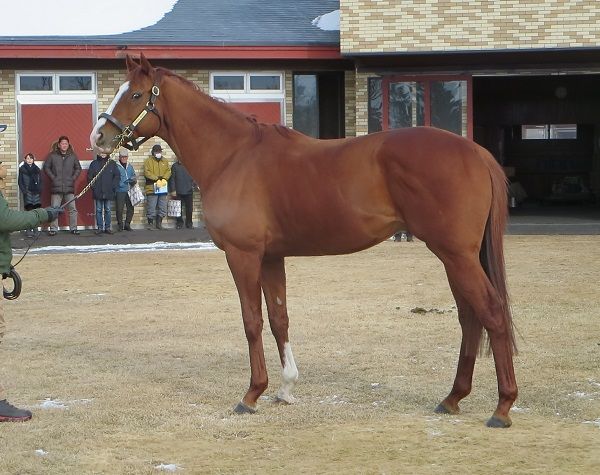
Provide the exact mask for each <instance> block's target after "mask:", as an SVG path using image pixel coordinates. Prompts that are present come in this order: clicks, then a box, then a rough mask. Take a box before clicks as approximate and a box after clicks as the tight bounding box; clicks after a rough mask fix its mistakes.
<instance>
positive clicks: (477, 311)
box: [440, 254, 517, 427]
mask: <svg viewBox="0 0 600 475" xmlns="http://www.w3.org/2000/svg"><path fill="white" fill-rule="evenodd" d="M440 258H441V259H442V262H444V265H445V267H446V273H447V274H448V279H449V281H450V282H451V286H452V288H453V290H454V291H455V293H456V294H460V295H461V296H462V298H463V299H464V300H465V301H466V302H467V303H468V305H469V306H470V307H471V309H472V310H473V314H474V315H475V317H476V318H477V319H478V320H479V321H480V322H481V324H482V325H483V327H484V328H485V329H486V331H487V333H488V335H489V337H490V345H491V349H492V353H493V355H494V362H495V365H496V378H497V380H498V406H497V407H496V410H495V411H494V414H493V416H492V417H491V418H490V419H489V420H488V422H487V425H488V426H490V427H509V426H510V425H511V420H510V416H509V414H508V413H509V411H510V408H511V407H512V405H513V403H514V402H515V400H516V398H517V383H516V380H515V373H514V367H513V360H512V342H511V329H510V328H509V327H508V323H507V321H506V319H505V315H504V311H505V310H504V309H503V306H502V303H501V300H500V297H499V296H498V293H497V292H496V290H495V289H494V287H493V286H492V284H491V282H490V281H489V279H488V278H487V276H486V274H485V272H484V270H483V268H482V267H481V264H480V262H479V259H478V256H476V255H474V256H465V255H461V254H458V255H457V254H451V255H447V256H443V255H442V256H440ZM472 331H473V332H474V331H475V327H473V328H472ZM474 339H475V337H474V336H473V335H471V336H470V340H471V341H474ZM462 353H463V352H462V348H461V357H462ZM465 354H466V352H465ZM474 362H475V360H474V358H473V359H472V360H471V359H469V358H463V359H462V363H463V366H462V368H461V365H460V362H459V371H461V374H460V375H459V374H457V379H458V382H459V385H460V383H461V382H464V380H465V379H466V375H468V374H470V373H471V372H472V369H470V366H471V365H472V364H474ZM450 394H452V393H450ZM459 394H460V393H456V394H455V396H454V399H456V397H457V396H458V395H459ZM450 401H451V402H452V401H453V399H450Z"/></svg>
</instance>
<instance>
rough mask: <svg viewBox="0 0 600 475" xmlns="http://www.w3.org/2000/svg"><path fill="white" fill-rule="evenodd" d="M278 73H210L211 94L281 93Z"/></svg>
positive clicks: (280, 80)
mask: <svg viewBox="0 0 600 475" xmlns="http://www.w3.org/2000/svg"><path fill="white" fill-rule="evenodd" d="M281 83H282V75H281V74H280V73H211V76H210V90H211V93H215V94H219V93H231V94H254V93H281V92H282V91H283V89H282V87H281Z"/></svg>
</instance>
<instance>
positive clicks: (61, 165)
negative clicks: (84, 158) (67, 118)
mask: <svg viewBox="0 0 600 475" xmlns="http://www.w3.org/2000/svg"><path fill="white" fill-rule="evenodd" d="M42 168H43V170H44V172H45V173H46V175H48V178H50V181H51V182H52V189H51V195H50V204H51V205H52V207H54V208H56V207H58V206H60V205H61V204H62V203H63V202H68V203H69V204H68V208H69V229H70V231H71V234H80V233H79V230H78V229H77V208H76V207H75V200H74V199H73V198H74V197H75V180H77V177H79V175H80V174H81V164H80V163H79V159H78V158H77V155H75V152H74V151H73V147H72V146H71V144H70V142H69V137H67V136H66V135H62V136H60V137H59V138H58V141H57V142H56V143H54V144H53V145H52V151H51V152H50V154H49V155H48V156H47V157H46V160H45V161H44V166H43V167H42ZM57 229H58V221H52V223H50V228H49V230H48V236H54V235H56V231H57Z"/></svg>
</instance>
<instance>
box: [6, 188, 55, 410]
mask: <svg viewBox="0 0 600 475" xmlns="http://www.w3.org/2000/svg"><path fill="white" fill-rule="evenodd" d="M62 211H63V210H62V208H46V209H44V208H37V209H34V210H31V211H16V210H13V209H10V208H9V207H8V203H7V202H6V200H5V199H4V196H2V193H0V272H1V273H2V278H5V277H7V276H8V273H9V272H10V270H11V260H12V249H11V246H10V233H11V232H12V231H21V230H23V229H31V228H36V227H37V226H38V225H39V224H40V223H44V222H47V221H53V220H55V219H56V218H57V217H58V215H59V214H60V213H61V212H62ZM0 300H1V299H0ZM5 328H6V327H5V325H4V311H3V309H2V305H1V303H0V343H2V338H3V337H4V331H5ZM29 419H31V412H30V411H27V410H25V409H19V408H17V407H15V406H13V405H12V404H10V403H9V402H8V401H7V400H6V396H5V395H4V390H3V388H2V385H1V384H0V422H16V421H27V420H29Z"/></svg>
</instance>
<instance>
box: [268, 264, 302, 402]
mask: <svg viewBox="0 0 600 475" xmlns="http://www.w3.org/2000/svg"><path fill="white" fill-rule="evenodd" d="M261 284H262V288H263V292H264V294H265V301H266V302H267V310H268V312H269V324H270V325H271V332H272V333H273V336H274V337H275V341H276V342H277V349H278V350H279V359H280V361H281V367H282V371H281V388H280V389H279V391H278V393H277V399H278V400H279V401H282V402H286V403H288V404H292V403H293V402H294V397H293V396H292V389H293V388H294V385H295V384H296V381H297V380H298V369H297V368H296V363H295V361H294V355H293V354H292V347H291V345H290V342H289V340H288V326H289V319H288V314H287V303H286V285H285V264H284V259H283V258H282V257H281V258H265V259H264V260H263V264H262V269H261Z"/></svg>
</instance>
